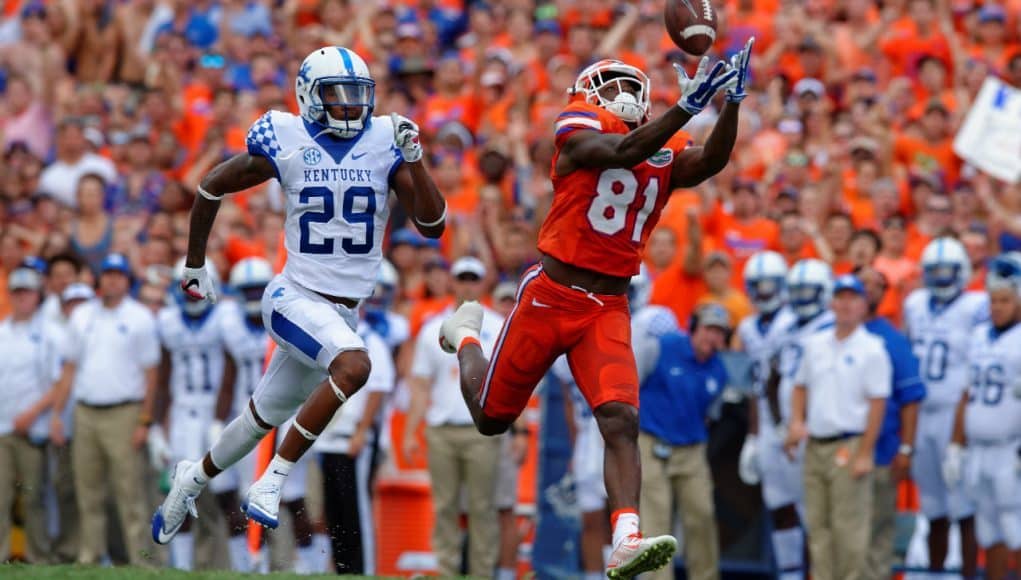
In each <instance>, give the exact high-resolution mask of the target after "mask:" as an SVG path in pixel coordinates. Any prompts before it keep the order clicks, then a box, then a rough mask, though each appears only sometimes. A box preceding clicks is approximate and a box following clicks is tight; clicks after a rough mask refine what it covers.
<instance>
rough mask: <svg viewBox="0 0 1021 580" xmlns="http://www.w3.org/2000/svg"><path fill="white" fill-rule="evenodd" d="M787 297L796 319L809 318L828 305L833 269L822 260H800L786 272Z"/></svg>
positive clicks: (830, 295)
mask: <svg viewBox="0 0 1021 580" xmlns="http://www.w3.org/2000/svg"><path fill="white" fill-rule="evenodd" d="M787 297H788V299H789V300H790V304H791V308H792V309H793V310H794V314H795V315H797V317H798V320H809V319H811V318H814V317H815V316H817V315H818V314H819V313H820V312H823V311H824V310H826V309H827V308H828V307H829V304H830V299H831V298H832V297H833V271H832V270H830V267H829V264H827V263H826V262H823V261H822V260H816V259H808V260H801V261H800V262H798V263H797V264H794V267H793V268H791V271H790V272H788V273H787Z"/></svg>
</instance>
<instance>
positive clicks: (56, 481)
mask: <svg viewBox="0 0 1021 580" xmlns="http://www.w3.org/2000/svg"><path fill="white" fill-rule="evenodd" d="M71 445H72V444H71V443H70V442H69V443H68V445H64V446H62V447H57V446H55V445H51V446H50V447H49V450H48V451H49V455H50V460H51V461H52V462H53V465H54V470H53V489H54V492H55V493H56V497H57V513H58V514H59V516H60V533H59V534H58V535H57V537H56V538H54V539H53V552H54V554H53V555H54V558H55V559H56V560H57V561H59V562H61V563H70V562H74V561H75V560H77V559H78V542H79V532H80V530H79V522H78V502H77V500H76V499H75V493H74V470H73V469H72V468H71Z"/></svg>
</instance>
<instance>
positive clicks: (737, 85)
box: [726, 36, 755, 103]
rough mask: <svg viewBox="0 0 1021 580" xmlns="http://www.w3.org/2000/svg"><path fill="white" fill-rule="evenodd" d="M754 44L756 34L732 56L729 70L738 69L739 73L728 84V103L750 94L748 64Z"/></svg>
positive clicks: (741, 99) (736, 101) (737, 101)
mask: <svg viewBox="0 0 1021 580" xmlns="http://www.w3.org/2000/svg"><path fill="white" fill-rule="evenodd" d="M753 46H755V37H754V36H753V37H751V38H749V39H748V42H747V43H745V45H744V48H742V49H741V50H740V51H739V52H738V53H737V54H735V55H734V56H732V57H730V65H729V70H732V71H737V75H736V76H735V77H734V80H732V81H731V84H730V85H728V86H727V92H726V99H727V102H728V103H740V102H741V101H743V100H744V99H745V97H747V96H748V91H747V89H748V64H749V63H750V62H751V57H752V47H753Z"/></svg>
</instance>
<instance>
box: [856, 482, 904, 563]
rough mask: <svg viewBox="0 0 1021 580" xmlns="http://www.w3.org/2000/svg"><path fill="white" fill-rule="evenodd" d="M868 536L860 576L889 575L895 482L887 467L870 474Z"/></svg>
mask: <svg viewBox="0 0 1021 580" xmlns="http://www.w3.org/2000/svg"><path fill="white" fill-rule="evenodd" d="M872 478H873V481H872V535H871V539H870V542H869V555H868V559H867V561H866V567H865V572H864V577H865V578H869V579H879V578H889V577H890V576H891V575H892V574H893V572H892V571H891V570H892V568H893V562H894V557H893V540H894V537H895V536H896V535H897V482H895V481H894V480H893V475H892V474H891V473H890V467H889V466H888V465H887V466H883V467H876V470H875V471H874V472H873V473H872Z"/></svg>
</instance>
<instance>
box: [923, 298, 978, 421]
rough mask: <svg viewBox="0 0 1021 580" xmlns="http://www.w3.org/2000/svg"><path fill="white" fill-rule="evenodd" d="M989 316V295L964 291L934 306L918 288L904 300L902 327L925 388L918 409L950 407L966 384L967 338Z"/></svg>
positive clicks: (957, 399) (959, 396) (958, 398)
mask: <svg viewBox="0 0 1021 580" xmlns="http://www.w3.org/2000/svg"><path fill="white" fill-rule="evenodd" d="M988 318H989V298H988V297H987V296H986V295H985V294H983V293H980V292H965V293H964V294H962V295H960V296H958V297H957V299H955V300H954V301H953V302H951V303H950V304H947V305H946V306H943V307H941V308H937V307H936V306H935V303H934V302H933V301H932V300H931V299H930V295H929V291H928V290H927V289H925V288H920V289H918V290H915V291H914V292H912V293H911V294H910V295H909V296H908V297H907V300H905V301H904V326H905V329H906V330H907V335H908V338H910V339H911V344H912V346H913V348H914V352H915V356H917V357H918V374H919V375H921V377H922V381H923V382H925V388H926V391H927V394H926V397H925V399H924V400H923V401H922V408H923V409H926V408H930V409H933V408H937V407H948V406H949V407H953V406H954V405H956V404H957V402H958V401H959V400H960V399H961V393H963V392H964V390H965V388H967V386H968V361H967V355H968V341H969V340H970V338H971V333H972V330H973V329H974V328H975V327H976V326H977V325H978V324H980V323H982V322H984V321H985V320H987V319H988Z"/></svg>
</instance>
